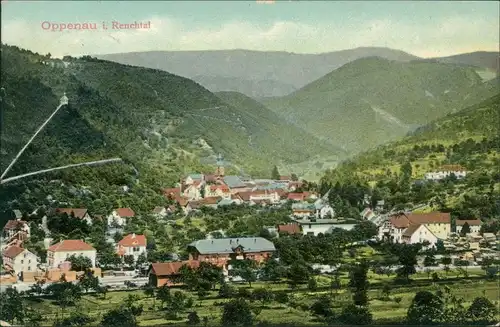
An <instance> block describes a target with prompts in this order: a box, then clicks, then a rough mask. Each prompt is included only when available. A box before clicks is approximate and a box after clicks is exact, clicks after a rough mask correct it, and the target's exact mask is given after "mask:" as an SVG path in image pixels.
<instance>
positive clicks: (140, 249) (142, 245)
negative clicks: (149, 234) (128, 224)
mask: <svg viewBox="0 0 500 327" xmlns="http://www.w3.org/2000/svg"><path fill="white" fill-rule="evenodd" d="M146 245H147V241H146V236H144V235H136V234H135V233H133V234H128V235H127V236H125V237H124V238H123V239H122V240H121V241H120V242H118V244H117V245H116V253H118V255H119V256H121V257H123V256H126V255H131V256H133V257H134V260H135V261H137V258H138V257H139V256H140V255H141V254H143V253H144V255H146V254H147V250H146Z"/></svg>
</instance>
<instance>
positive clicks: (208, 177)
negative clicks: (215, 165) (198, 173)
mask: <svg viewBox="0 0 500 327" xmlns="http://www.w3.org/2000/svg"><path fill="white" fill-rule="evenodd" d="M216 180H217V176H215V175H213V174H212V175H205V181H206V182H215V181H216Z"/></svg>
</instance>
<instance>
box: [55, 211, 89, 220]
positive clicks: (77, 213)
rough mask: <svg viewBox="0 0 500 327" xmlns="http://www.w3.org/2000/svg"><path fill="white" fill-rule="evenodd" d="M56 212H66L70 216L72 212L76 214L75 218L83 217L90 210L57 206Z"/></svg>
mask: <svg viewBox="0 0 500 327" xmlns="http://www.w3.org/2000/svg"><path fill="white" fill-rule="evenodd" d="M56 212H59V213H65V214H67V215H68V216H71V213H73V214H74V215H75V218H80V219H82V218H83V217H85V215H86V214H87V213H88V210H87V209H85V208H78V209H77V208H57V209H56Z"/></svg>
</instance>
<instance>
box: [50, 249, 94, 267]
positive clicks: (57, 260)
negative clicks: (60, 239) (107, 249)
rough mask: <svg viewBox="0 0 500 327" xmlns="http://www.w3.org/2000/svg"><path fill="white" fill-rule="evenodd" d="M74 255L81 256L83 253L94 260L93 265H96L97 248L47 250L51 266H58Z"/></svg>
mask: <svg viewBox="0 0 500 327" xmlns="http://www.w3.org/2000/svg"><path fill="white" fill-rule="evenodd" d="M72 255H75V256H79V255H82V256H84V257H87V258H89V259H90V261H92V267H95V260H96V256H97V251H96V250H87V251H57V252H53V251H47V263H48V265H49V267H51V268H57V267H59V265H60V264H61V263H63V262H65V261H67V259H68V258H69V257H71V256H72Z"/></svg>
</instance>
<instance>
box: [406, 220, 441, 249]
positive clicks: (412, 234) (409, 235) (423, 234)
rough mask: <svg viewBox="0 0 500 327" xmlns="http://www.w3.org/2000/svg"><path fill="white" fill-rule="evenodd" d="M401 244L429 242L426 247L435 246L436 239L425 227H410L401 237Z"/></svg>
mask: <svg viewBox="0 0 500 327" xmlns="http://www.w3.org/2000/svg"><path fill="white" fill-rule="evenodd" d="M401 240H402V243H406V244H416V243H423V242H429V245H428V247H429V248H432V247H435V246H436V243H437V241H438V238H437V237H436V235H434V233H432V232H431V231H430V230H429V228H427V226H426V225H410V226H409V227H408V228H407V229H406V230H405V231H404V232H403V234H402V236H401Z"/></svg>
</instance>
